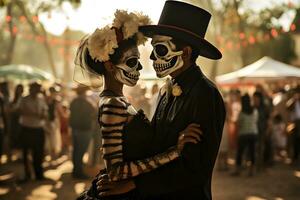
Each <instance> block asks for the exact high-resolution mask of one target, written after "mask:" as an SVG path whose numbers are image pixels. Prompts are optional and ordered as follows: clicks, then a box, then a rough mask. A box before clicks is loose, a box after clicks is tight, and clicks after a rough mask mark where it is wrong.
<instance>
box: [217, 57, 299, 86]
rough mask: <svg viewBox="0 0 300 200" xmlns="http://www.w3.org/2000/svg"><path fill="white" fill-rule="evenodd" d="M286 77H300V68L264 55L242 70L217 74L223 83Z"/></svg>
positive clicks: (219, 82) (220, 82) (219, 81)
mask: <svg viewBox="0 0 300 200" xmlns="http://www.w3.org/2000/svg"><path fill="white" fill-rule="evenodd" d="M285 78H300V69H299V68H296V67H293V66H291V65H287V64H285V63H282V62H279V61H276V60H274V59H272V58H270V57H263V58H261V59H259V60H258V61H256V62H254V63H252V64H250V65H248V66H245V67H244V68H242V69H240V70H237V71H234V72H231V73H228V74H224V75H220V76H217V77H216V81H217V83H218V84H221V85H222V84H235V83H243V82H244V83H246V82H248V83H249V82H255V81H267V80H279V79H285Z"/></svg>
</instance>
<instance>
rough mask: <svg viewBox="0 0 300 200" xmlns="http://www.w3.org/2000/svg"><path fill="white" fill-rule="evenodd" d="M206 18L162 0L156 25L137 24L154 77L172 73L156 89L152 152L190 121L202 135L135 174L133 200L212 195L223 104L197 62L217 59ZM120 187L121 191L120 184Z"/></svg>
mask: <svg viewBox="0 0 300 200" xmlns="http://www.w3.org/2000/svg"><path fill="white" fill-rule="evenodd" d="M210 17H211V15H210V14H209V13H208V12H207V11H205V10H203V9H201V8H199V7H196V6H193V5H190V4H187V3H183V2H178V1H166V3H165V6H164V8H163V11H162V14H161V17H160V20H159V23H158V24H157V25H147V26H142V27H141V28H140V31H141V32H143V33H144V34H145V35H146V36H148V37H151V38H152V41H151V44H152V46H153V51H152V53H151V56H150V58H151V59H152V60H153V67H154V69H155V71H156V74H157V76H158V77H160V78H162V77H165V76H167V75H170V76H171V77H172V84H171V85H172V86H170V87H167V88H165V89H162V90H161V92H160V96H159V103H158V106H157V109H156V112H155V115H154V117H153V120H152V123H153V126H154V127H155V129H156V130H157V131H156V132H157V133H158V134H157V136H156V138H155V144H156V146H155V147H154V148H155V150H156V152H157V153H159V152H162V151H164V150H165V149H166V148H168V147H169V146H172V145H174V144H176V143H177V138H178V133H179V132H180V131H182V130H184V128H185V127H186V126H187V125H189V124H190V123H198V124H200V128H201V130H202V132H203V135H204V136H203V140H202V141H201V142H200V143H197V144H189V145H186V147H185V149H184V150H183V152H182V155H181V156H180V158H179V159H177V160H175V161H173V162H171V163H169V164H167V165H164V166H161V167H160V168H158V169H156V170H154V171H152V172H149V173H146V174H143V175H140V176H138V177H137V178H135V179H134V180H133V182H134V187H135V188H136V190H137V192H138V194H139V195H140V197H139V198H138V199H144V198H145V199H155V200H157V199H168V200H169V199H189V200H193V199H199V200H209V199H212V195H211V178H212V172H213V167H214V164H215V160H216V157H217V153H218V149H219V145H220V141H221V137H222V130H223V125H224V120H225V107H224V103H223V100H222V97H221V95H220V93H219V91H218V89H217V88H216V86H215V85H214V84H213V83H212V82H211V81H210V80H208V79H207V78H206V77H205V75H204V74H203V73H202V72H201V70H200V68H199V67H198V66H197V65H196V59H197V57H198V56H199V55H200V56H203V57H206V58H210V59H220V58H221V57H222V55H221V53H220V52H219V50H218V49H217V48H215V47H214V46H213V45H212V44H210V43H209V42H208V41H207V40H205V39H204V36H205V32H206V29H207V26H208V23H209V20H210ZM183 137H184V135H183ZM132 185H133V184H131V188H130V187H129V188H128V190H130V189H132ZM120 190H121V191H123V192H126V189H124V187H123V188H121V189H120Z"/></svg>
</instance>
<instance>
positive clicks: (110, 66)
mask: <svg viewBox="0 0 300 200" xmlns="http://www.w3.org/2000/svg"><path fill="white" fill-rule="evenodd" d="M104 67H105V70H106V71H108V72H112V71H113V70H114V67H113V63H112V62H111V61H106V62H104Z"/></svg>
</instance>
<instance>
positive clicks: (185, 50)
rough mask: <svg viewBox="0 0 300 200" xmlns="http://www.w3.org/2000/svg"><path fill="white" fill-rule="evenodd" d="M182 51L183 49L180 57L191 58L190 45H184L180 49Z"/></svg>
mask: <svg viewBox="0 0 300 200" xmlns="http://www.w3.org/2000/svg"><path fill="white" fill-rule="evenodd" d="M182 51H183V54H182V58H183V59H184V60H185V59H188V60H189V59H190V58H191V56H192V51H193V50H192V47H190V46H185V47H183V49H182Z"/></svg>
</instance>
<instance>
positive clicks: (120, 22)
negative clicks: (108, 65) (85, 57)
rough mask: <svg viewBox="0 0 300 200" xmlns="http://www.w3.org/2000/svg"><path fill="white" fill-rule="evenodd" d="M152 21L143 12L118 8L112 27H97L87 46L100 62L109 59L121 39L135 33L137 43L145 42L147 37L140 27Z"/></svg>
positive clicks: (92, 55)
mask: <svg viewBox="0 0 300 200" xmlns="http://www.w3.org/2000/svg"><path fill="white" fill-rule="evenodd" d="M150 23H151V20H150V18H149V17H148V16H146V15H143V14H142V13H133V12H131V13H128V12H127V11H125V10H117V11H116V12H115V19H114V21H113V24H112V27H110V26H105V27H104V28H101V29H96V30H95V32H94V33H93V34H92V35H90V36H89V38H88V44H87V48H88V50H89V53H90V56H91V57H92V58H93V59H94V60H97V61H100V62H105V61H108V60H109V59H110V57H109V55H113V54H114V52H115V49H116V48H118V44H119V43H120V42H121V41H123V40H126V39H129V38H131V37H133V36H135V35H136V38H137V44H138V45H140V44H144V43H145V42H146V40H147V39H146V38H145V37H144V35H143V34H142V33H141V32H139V30H138V28H139V26H142V25H147V24H150Z"/></svg>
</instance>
